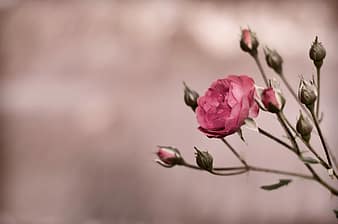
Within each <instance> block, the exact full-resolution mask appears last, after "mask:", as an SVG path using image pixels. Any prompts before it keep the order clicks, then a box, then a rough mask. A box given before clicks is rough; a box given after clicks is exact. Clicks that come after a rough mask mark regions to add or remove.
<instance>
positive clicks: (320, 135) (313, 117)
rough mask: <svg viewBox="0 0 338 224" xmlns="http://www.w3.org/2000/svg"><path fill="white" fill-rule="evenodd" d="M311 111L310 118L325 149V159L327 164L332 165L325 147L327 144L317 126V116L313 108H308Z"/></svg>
mask: <svg viewBox="0 0 338 224" xmlns="http://www.w3.org/2000/svg"><path fill="white" fill-rule="evenodd" d="M310 112H311V115H312V119H313V121H314V123H315V126H316V129H317V131H318V134H319V137H320V141H321V142H322V145H323V148H324V151H325V155H326V159H327V162H328V163H329V166H330V167H332V163H331V159H330V154H329V152H328V147H327V144H326V142H325V139H324V136H323V133H322V130H321V128H320V126H319V123H318V120H317V117H316V115H315V113H314V111H313V110H310Z"/></svg>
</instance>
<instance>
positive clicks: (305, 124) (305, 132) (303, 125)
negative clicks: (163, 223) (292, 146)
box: [296, 112, 313, 142]
mask: <svg viewBox="0 0 338 224" xmlns="http://www.w3.org/2000/svg"><path fill="white" fill-rule="evenodd" d="M296 129H297V132H298V133H299V134H300V135H301V136H302V138H303V139H304V140H305V141H306V142H309V141H310V138H311V132H312V129H313V126H312V124H311V123H310V121H309V120H308V119H307V118H305V117H304V116H303V114H302V112H300V117H299V119H298V121H297V125H296Z"/></svg>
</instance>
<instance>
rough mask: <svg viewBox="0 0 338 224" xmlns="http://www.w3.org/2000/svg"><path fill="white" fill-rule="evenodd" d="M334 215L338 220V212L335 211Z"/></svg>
mask: <svg viewBox="0 0 338 224" xmlns="http://www.w3.org/2000/svg"><path fill="white" fill-rule="evenodd" d="M333 212H334V214H335V215H336V218H337V219H338V210H336V209H333Z"/></svg>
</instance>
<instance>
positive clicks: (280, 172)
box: [249, 166, 313, 180]
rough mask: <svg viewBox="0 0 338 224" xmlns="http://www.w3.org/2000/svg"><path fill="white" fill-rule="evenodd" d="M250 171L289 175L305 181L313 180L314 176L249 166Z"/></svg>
mask: <svg viewBox="0 0 338 224" xmlns="http://www.w3.org/2000/svg"><path fill="white" fill-rule="evenodd" d="M249 167H250V168H249V169H250V170H252V171H257V172H266V173H276V174H282V175H288V176H294V177H300V178H304V179H309V180H313V177H312V176H309V175H306V174H300V173H294V172H288V171H281V170H275V169H266V168H261V167H256V166H249Z"/></svg>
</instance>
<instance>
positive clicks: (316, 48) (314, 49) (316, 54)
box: [309, 37, 326, 68]
mask: <svg viewBox="0 0 338 224" xmlns="http://www.w3.org/2000/svg"><path fill="white" fill-rule="evenodd" d="M309 56H310V58H311V60H312V61H313V63H314V64H315V66H316V67H317V68H320V67H321V66H322V64H323V60H324V58H325V56H326V50H325V48H324V46H323V45H322V43H321V42H318V37H316V39H315V41H314V42H313V44H312V46H311V48H310V51H309Z"/></svg>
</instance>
